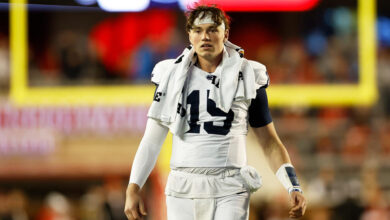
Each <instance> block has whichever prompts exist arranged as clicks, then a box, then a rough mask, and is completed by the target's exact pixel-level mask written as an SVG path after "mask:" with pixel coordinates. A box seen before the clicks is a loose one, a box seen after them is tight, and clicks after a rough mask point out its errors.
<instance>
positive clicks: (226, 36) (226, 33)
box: [223, 29, 229, 43]
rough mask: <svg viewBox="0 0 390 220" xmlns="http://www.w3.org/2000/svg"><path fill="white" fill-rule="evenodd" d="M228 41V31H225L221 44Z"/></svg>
mask: <svg viewBox="0 0 390 220" xmlns="http://www.w3.org/2000/svg"><path fill="white" fill-rule="evenodd" d="M228 39H229V29H227V30H225V37H224V39H223V42H224V43H225V42H226V41H228Z"/></svg>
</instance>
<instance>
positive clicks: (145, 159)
mask: <svg viewBox="0 0 390 220" xmlns="http://www.w3.org/2000/svg"><path fill="white" fill-rule="evenodd" d="M168 130H169V129H168V128H167V127H164V126H163V125H161V124H160V123H158V122H157V121H156V120H154V119H151V118H149V119H148V121H147V123H146V129H145V133H144V136H143V137H142V140H141V143H140V144H139V147H138V150H137V153H136V154H135V157H134V161H133V166H132V168H131V175H130V181H129V184H130V183H135V184H137V185H138V186H139V187H140V188H142V186H143V185H144V184H145V182H146V179H147V178H148V176H149V174H150V172H152V170H153V167H154V165H155V164H156V161H157V157H158V154H159V153H160V150H161V146H162V145H163V143H164V140H165V138H166V136H167V134H168Z"/></svg>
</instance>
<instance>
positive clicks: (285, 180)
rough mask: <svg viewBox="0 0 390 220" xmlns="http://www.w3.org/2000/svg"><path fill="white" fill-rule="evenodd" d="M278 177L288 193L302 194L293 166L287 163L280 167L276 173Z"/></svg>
mask: <svg viewBox="0 0 390 220" xmlns="http://www.w3.org/2000/svg"><path fill="white" fill-rule="evenodd" d="M276 177H277V178H278V179H279V181H280V182H281V183H282V185H283V186H284V188H285V189H286V190H287V191H288V193H291V192H292V191H299V192H301V193H302V190H301V187H300V185H299V182H298V177H297V174H296V173H295V169H294V167H293V166H292V164H290V163H285V164H283V165H282V166H280V168H279V169H278V171H276Z"/></svg>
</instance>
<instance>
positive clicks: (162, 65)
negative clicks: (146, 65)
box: [151, 59, 175, 84]
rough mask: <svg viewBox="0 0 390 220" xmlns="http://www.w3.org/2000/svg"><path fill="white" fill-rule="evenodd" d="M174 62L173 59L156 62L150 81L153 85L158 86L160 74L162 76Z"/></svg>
mask: <svg viewBox="0 0 390 220" xmlns="http://www.w3.org/2000/svg"><path fill="white" fill-rule="evenodd" d="M174 62H175V59H168V60H163V61H160V62H158V63H157V64H156V65H155V66H154V68H153V71H152V77H151V81H152V82H153V83H154V84H159V83H160V80H161V76H162V74H164V73H165V72H166V70H167V69H168V68H169V66H171V65H173V63H174Z"/></svg>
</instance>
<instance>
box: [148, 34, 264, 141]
mask: <svg viewBox="0 0 390 220" xmlns="http://www.w3.org/2000/svg"><path fill="white" fill-rule="evenodd" d="M194 54H195V50H194V49H193V48H192V47H191V46H189V47H187V48H186V49H185V50H184V51H183V53H182V54H181V55H180V56H179V57H178V58H177V59H176V60H172V59H171V60H164V61H162V62H160V63H158V64H157V65H156V67H155V69H154V70H153V74H155V75H156V76H155V77H158V78H159V79H158V80H155V81H158V82H159V83H158V84H159V85H158V87H157V89H156V92H155V99H154V101H153V103H152V105H151V107H150V109H149V112H148V117H150V118H154V119H156V120H158V121H160V122H161V123H162V124H163V125H165V126H167V127H168V128H169V130H170V131H171V132H172V133H173V134H175V135H180V134H183V133H185V132H187V131H188V130H189V125H188V123H186V121H185V117H183V115H182V116H181V115H180V111H178V109H179V108H180V107H181V106H184V107H186V97H184V96H183V94H186V89H187V88H186V87H185V82H186V79H187V76H188V71H189V70H190V68H191V66H192V65H193V64H194V63H195V62H196V56H194ZM214 74H215V75H216V76H217V77H218V78H219V79H220V87H219V90H218V92H216V93H210V99H212V100H213V101H214V102H215V103H216V105H217V107H218V108H220V109H221V110H222V111H224V112H228V111H229V110H230V108H231V106H232V103H233V101H234V100H237V101H238V100H247V99H254V98H255V96H256V89H257V88H256V85H255V73H254V69H253V67H252V65H251V64H250V63H249V61H248V60H246V59H245V58H243V50H242V49H241V48H240V47H238V46H236V45H234V44H232V43H230V42H229V41H227V42H226V43H225V47H224V50H223V57H222V62H221V64H220V65H219V66H218V67H217V69H216V71H215V72H214ZM240 74H242V78H241V77H240V78H241V79H242V80H239V75H240ZM153 77H154V76H152V78H153ZM222 94H223V95H222Z"/></svg>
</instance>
